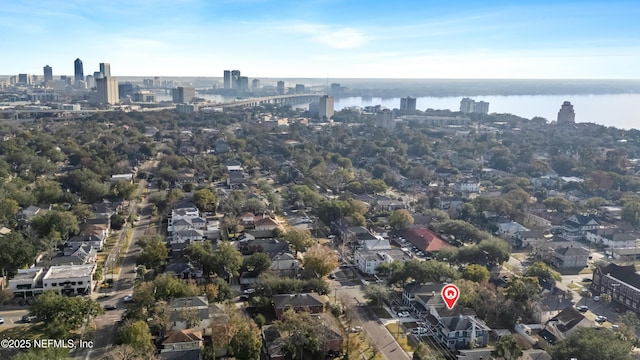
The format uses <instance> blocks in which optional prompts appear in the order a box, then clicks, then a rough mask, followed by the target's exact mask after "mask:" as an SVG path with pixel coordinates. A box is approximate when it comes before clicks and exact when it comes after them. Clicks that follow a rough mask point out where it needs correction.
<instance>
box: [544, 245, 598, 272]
mask: <svg viewBox="0 0 640 360" xmlns="http://www.w3.org/2000/svg"><path fill="white" fill-rule="evenodd" d="M589 256H590V253H589V250H587V249H585V248H581V247H573V246H570V247H563V248H558V249H555V251H554V257H553V258H552V260H551V261H552V263H553V266H555V267H556V268H558V269H582V268H585V267H587V266H588V264H589Z"/></svg>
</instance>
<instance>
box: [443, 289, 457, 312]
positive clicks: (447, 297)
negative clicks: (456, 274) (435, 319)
mask: <svg viewBox="0 0 640 360" xmlns="http://www.w3.org/2000/svg"><path fill="white" fill-rule="evenodd" d="M441 295H442V300H444V302H445V303H446V304H447V308H449V310H451V309H453V307H454V306H456V303H457V302H458V298H459V297H460V289H458V287H457V286H455V285H453V284H449V285H446V286H445V287H443V288H442V293H441Z"/></svg>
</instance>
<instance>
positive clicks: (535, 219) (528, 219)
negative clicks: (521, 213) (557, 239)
mask: <svg viewBox="0 0 640 360" xmlns="http://www.w3.org/2000/svg"><path fill="white" fill-rule="evenodd" d="M524 225H525V226H527V227H528V228H531V229H534V230H538V231H543V232H544V231H548V230H551V221H549V220H547V219H545V218H543V217H540V216H538V215H535V214H531V213H526V214H525V219H524Z"/></svg>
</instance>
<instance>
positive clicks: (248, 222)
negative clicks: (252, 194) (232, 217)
mask: <svg viewBox="0 0 640 360" xmlns="http://www.w3.org/2000/svg"><path fill="white" fill-rule="evenodd" d="M255 221H256V216H255V215H254V214H253V213H250V212H247V213H244V214H242V215H241V216H240V225H242V227H244V228H245V229H254V228H255Z"/></svg>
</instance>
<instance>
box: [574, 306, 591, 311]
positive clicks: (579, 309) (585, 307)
mask: <svg viewBox="0 0 640 360" xmlns="http://www.w3.org/2000/svg"><path fill="white" fill-rule="evenodd" d="M576 309H577V310H578V311H580V312H587V311H589V307H587V306H584V305H581V306H578V307H576Z"/></svg>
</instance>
